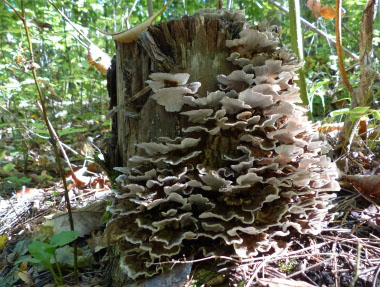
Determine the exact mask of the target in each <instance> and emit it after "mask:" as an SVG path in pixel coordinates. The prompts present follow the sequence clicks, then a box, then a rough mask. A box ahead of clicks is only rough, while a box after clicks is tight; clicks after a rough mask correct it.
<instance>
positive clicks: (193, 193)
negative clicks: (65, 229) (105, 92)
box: [105, 9, 339, 287]
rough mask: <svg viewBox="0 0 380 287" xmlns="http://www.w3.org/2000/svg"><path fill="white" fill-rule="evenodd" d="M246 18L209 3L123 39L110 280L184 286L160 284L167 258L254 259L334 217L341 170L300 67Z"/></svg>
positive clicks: (273, 33)
mask: <svg viewBox="0 0 380 287" xmlns="http://www.w3.org/2000/svg"><path fill="white" fill-rule="evenodd" d="M241 16H242V15H241V14H239V13H234V12H230V11H227V10H209V9H205V10H203V11H202V12H201V13H199V14H198V15H195V16H192V17H184V18H183V19H181V20H173V21H169V22H164V23H161V24H159V25H155V26H152V27H150V28H149V29H148V31H146V32H144V33H142V34H141V35H140V39H139V40H138V41H137V42H136V43H132V44H125V45H124V44H123V45H121V44H119V43H118V44H117V56H116V66H115V65H114V66H113V67H114V68H115V69H114V70H113V71H116V81H112V79H114V78H115V75H114V76H113V77H112V75H113V74H112V72H111V71H112V70H111V71H110V73H109V80H110V81H109V91H110V95H111V103H112V104H115V100H114V99H115V95H116V104H117V105H116V107H115V111H116V112H117V114H116V115H115V117H114V119H113V123H114V126H113V129H114V133H115V134H114V140H115V141H114V144H113V146H115V147H116V149H115V151H113V153H112V155H111V157H110V158H111V164H112V166H116V167H119V168H116V169H117V170H118V171H120V172H121V173H122V174H121V175H120V176H119V177H118V178H117V179H116V183H117V188H116V189H113V190H112V193H113V194H112V205H111V206H110V207H109V210H110V212H111V213H112V214H113V218H112V220H111V221H110V222H109V223H108V224H107V228H106V231H105V237H106V238H108V241H109V242H113V243H115V244H114V247H113V248H112V250H111V251H110V255H111V258H112V264H111V265H110V267H111V270H110V275H111V278H112V281H111V284H112V286H139V287H140V286H141V287H142V286H171V285H172V284H171V283H170V282H172V283H173V284H174V285H173V286H178V282H176V281H175V280H171V279H170V278H169V279H170V280H169V279H168V278H166V277H165V276H163V275H162V276H161V277H162V280H161V281H160V280H158V281H157V277H156V275H157V274H162V272H166V271H168V270H169V269H170V266H169V265H168V264H164V262H166V263H168V262H170V261H171V260H172V259H177V260H179V259H181V258H183V257H185V258H192V257H196V258H199V257H208V256H212V258H214V259H216V258H221V257H224V258H225V256H228V257H235V258H240V259H241V258H250V257H253V256H257V255H258V254H260V253H267V252H273V251H275V250H278V249H281V248H282V247H283V246H284V242H286V239H285V238H286V237H288V238H289V236H290V235H292V234H294V233H298V234H312V235H315V234H319V233H320V232H321V230H322V229H323V227H325V226H327V223H328V210H329V208H331V202H330V199H331V198H333V197H334V194H333V193H331V192H333V191H336V190H339V184H338V183H337V182H336V180H335V179H336V178H337V176H338V173H337V170H336V167H335V165H334V164H333V163H331V160H330V159H329V158H328V157H327V156H326V154H327V152H328V151H329V149H330V148H331V147H330V146H329V145H328V143H327V141H326V140H325V139H324V138H323V137H321V136H320V135H319V134H318V124H315V123H312V122H309V121H308V120H307V117H306V116H305V112H306V109H304V108H303V107H300V106H299V105H297V104H296V103H300V102H301V99H300V97H299V88H297V87H296V85H295V82H294V80H295V79H296V70H297V69H298V68H299V67H300V63H299V61H298V59H297V58H296V57H295V55H294V54H293V53H290V52H289V51H287V49H286V48H284V47H280V46H279V39H278V33H277V30H276V28H275V27H261V26H259V27H250V26H249V24H246V23H245V22H244V21H242V20H244V16H243V17H241ZM227 47H228V48H227ZM148 77H150V78H151V80H149V81H147V80H148ZM189 77H190V78H189ZM146 81H147V82H146ZM113 82H116V87H115V85H114V84H112V83H113ZM146 84H148V85H147V86H146ZM195 93H196V94H195ZM112 99H113V100H112ZM179 265H183V264H179ZM188 270H189V268H183V269H181V268H179V269H178V268H177V269H175V270H174V271H175V274H186V272H188ZM172 271H173V270H172ZM174 271H173V272H174ZM172 274H174V273H172ZM167 277H173V275H170V274H169V275H168V276H167ZM174 277H178V276H177V275H175V276H174ZM143 278H151V279H150V280H153V281H145V283H143V285H136V284H139V283H136V284H135V283H131V282H133V281H135V280H140V279H143ZM128 280H130V282H128ZM147 282H150V283H147ZM158 282H161V283H158ZM175 284H177V285H175ZM179 285H181V284H179Z"/></svg>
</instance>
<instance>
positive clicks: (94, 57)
mask: <svg viewBox="0 0 380 287" xmlns="http://www.w3.org/2000/svg"><path fill="white" fill-rule="evenodd" d="M87 51H88V53H87V61H88V64H89V65H90V66H95V67H96V68H97V69H98V71H99V72H101V73H102V74H103V75H106V74H107V70H108V67H109V66H111V58H110V57H109V56H108V55H107V54H106V53H104V52H103V51H102V50H101V49H99V48H98V46H96V45H94V44H91V45H90V46H89V47H88V48H87Z"/></svg>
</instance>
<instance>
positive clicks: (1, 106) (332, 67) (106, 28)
mask: <svg viewBox="0 0 380 287" xmlns="http://www.w3.org/2000/svg"><path fill="white" fill-rule="evenodd" d="M49 2H50V1H45V0H42V1H41V0H31V1H25V3H24V5H25V6H24V9H25V19H26V20H27V23H28V26H29V35H30V39H31V43H32V45H33V53H34V63H31V62H30V52H29V50H28V39H27V36H26V34H25V31H24V27H23V23H22V21H21V20H20V19H19V17H18V16H17V15H16V14H15V13H14V11H12V9H11V8H10V6H9V5H8V4H10V5H11V6H13V7H14V8H15V9H16V10H18V11H20V12H21V10H20V9H21V6H20V1H13V0H11V1H4V0H3V1H2V3H1V4H0V19H1V21H0V55H1V56H0V199H1V202H2V205H0V218H2V222H3V224H5V225H3V227H1V226H0V251H2V252H3V253H2V257H3V258H6V257H7V256H8V255H9V254H10V253H12V252H13V253H14V251H13V250H15V249H16V250H17V252H18V254H22V255H24V254H26V253H27V250H28V249H27V247H28V245H29V244H30V242H31V241H28V240H27V239H25V238H24V237H22V236H24V235H25V234H23V235H22V236H21V239H22V240H21V239H20V237H18V236H16V234H17V232H21V231H20V230H24V231H25V230H27V232H26V233H28V232H36V231H37V230H39V231H38V234H39V235H38V236H39V237H38V238H37V240H39V241H35V242H43V241H44V240H45V239H46V238H51V236H52V234H55V233H57V232H56V230H54V232H53V231H52V230H50V229H49V230H47V229H45V230H42V231H41V229H40V227H39V223H41V222H40V221H39V220H37V221H35V222H33V223H30V225H28V224H26V225H25V226H24V225H23V224H21V225H23V226H21V227H17V224H19V223H20V222H22V221H23V219H24V221H25V220H27V219H29V218H32V217H33V216H36V218H37V217H38V216H37V215H38V214H39V213H40V211H39V209H35V210H32V211H30V210H29V211H27V212H25V207H18V206H16V205H15V207H12V209H16V210H17V212H20V214H21V217H22V218H23V219H20V218H16V219H15V218H8V217H7V216H8V215H6V214H7V213H8V212H9V210H10V207H9V206H6V204H7V203H5V202H7V200H8V199H10V198H13V199H14V198H15V195H16V197H17V196H26V195H27V194H29V196H30V198H34V199H35V198H40V196H41V193H42V194H44V193H46V194H49V197H48V198H47V197H46V195H43V196H42V198H43V199H39V200H41V201H42V202H43V203H41V204H40V205H39V206H40V208H41V210H45V211H46V210H48V212H46V214H53V213H55V212H56V211H57V210H65V206H64V203H63V201H64V200H63V199H62V198H63V194H64V189H66V188H65V187H64V186H63V183H62V181H61V178H60V175H59V173H60V171H59V168H58V167H57V162H56V159H55V156H54V151H53V148H52V144H51V143H52V142H51V140H49V138H50V135H49V131H48V130H47V128H46V124H45V121H44V117H43V116H42V114H41V111H40V108H39V104H38V101H39V95H38V91H37V89H36V85H35V81H34V79H33V75H32V73H31V67H34V68H35V69H36V73H37V76H38V79H39V82H40V85H41V88H42V94H43V96H44V98H45V102H46V112H47V118H48V119H49V120H50V122H51V124H52V126H54V128H55V129H56V131H57V133H58V135H59V138H60V140H61V142H62V145H63V147H64V148H63V149H64V150H65V153H62V152H60V156H61V157H62V158H65V160H64V161H63V165H64V166H65V172H66V173H67V176H70V175H71V178H70V179H69V180H68V188H67V189H68V190H69V191H70V192H71V193H70V194H69V195H70V198H71V199H72V200H74V202H75V207H76V208H80V207H82V206H86V205H87V204H86V203H85V202H86V200H90V199H91V201H97V200H98V199H99V198H102V193H106V192H108V191H109V189H110V188H111V185H112V179H113V178H112V176H113V173H112V172H111V171H109V170H108V169H107V168H108V167H107V166H104V164H103V161H102V160H103V156H102V153H104V151H106V150H107V145H108V144H109V143H110V137H111V129H112V127H111V116H112V112H110V109H109V107H110V99H109V97H108V93H107V80H106V76H105V75H103V74H102V73H100V72H99V71H98V70H97V68H96V67H95V66H94V65H93V63H91V61H89V60H88V47H89V44H90V42H89V40H90V41H91V42H92V43H93V44H95V45H96V46H97V47H98V48H100V49H101V50H102V51H103V52H105V53H106V54H108V56H109V57H110V58H112V57H113V56H114V54H115V43H114V40H113V39H112V37H110V36H107V35H105V34H104V33H102V31H103V32H108V33H112V32H117V31H121V30H125V29H127V28H131V27H134V26H136V25H138V24H140V23H142V22H143V21H144V20H146V19H147V18H148V17H149V11H148V3H147V2H148V1H147V0H138V1H133V0H124V1H121V0H112V1H101V0H95V1H94V0H79V1H66V0H64V1H56V2H55V3H54V4H55V5H56V7H53V5H51V4H50V3H49ZM152 2H153V10H154V11H158V10H160V9H161V8H162V7H163V5H164V4H165V3H164V1H152ZM314 2H318V1H310V0H309V1H306V0H302V1H300V15H299V16H300V17H301V18H303V19H304V20H306V21H308V22H309V23H310V24H311V25H313V26H314V28H315V29H317V30H319V31H321V32H324V33H325V34H327V35H329V36H330V38H331V39H335V23H334V20H333V19H327V18H328V17H318V18H316V15H315V10H313V7H312V4H313V3H314ZM366 2H367V1H365V0H361V1H354V0H345V1H343V4H342V5H343V8H344V15H343V17H342V46H343V47H344V48H346V49H347V50H348V51H350V52H351V53H352V54H355V55H359V42H360V29H361V26H360V24H361V19H362V15H363V10H364V8H365V5H366ZM218 3H219V1H215V0H212V1H211V0H204V1H191V0H181V1H179V0H178V1H177V0H173V1H171V2H170V4H169V6H168V7H167V9H166V10H165V11H164V12H163V13H162V15H161V16H159V18H158V19H157V20H156V21H167V20H171V19H177V18H180V17H182V16H183V15H191V14H194V13H195V12H196V11H198V10H199V9H200V8H217V6H218ZM135 4H136V5H135ZM322 6H327V7H335V1H333V0H323V1H322ZM223 7H225V8H229V9H243V10H245V15H246V19H247V20H248V21H249V22H250V23H251V24H252V25H267V26H271V25H277V26H278V27H281V29H282V30H281V33H280V34H281V42H282V43H283V44H284V45H287V46H289V47H290V46H291V37H290V34H291V31H290V22H291V21H290V16H289V14H288V13H286V12H284V11H282V10H280V9H279V8H278V7H283V8H285V9H287V10H289V3H288V1H281V0H279V1H277V2H275V1H272V0H270V1H265V0H262V1H261V0H260V1H249V0H239V1H237V0H228V1H223ZM378 7H379V6H378ZM57 9H58V10H60V12H62V13H64V14H65V15H66V16H67V17H68V18H69V19H70V20H71V21H72V23H74V24H70V23H69V22H68V21H66V20H64V19H63V18H62V17H61V15H60V13H59V12H58V11H57ZM313 12H314V13H313ZM129 14H130V16H129ZM377 14H378V15H377V18H376V20H375V24H374V29H373V49H374V63H375V65H376V71H378V72H379V71H380V58H379V57H380V49H379V47H380V21H379V17H380V16H379V14H380V13H379V11H378V13H377ZM318 16H319V15H318ZM302 37H303V39H302V41H303V54H304V68H303V71H304V75H305V80H306V92H307V99H308V106H309V107H308V108H309V110H310V114H309V118H310V120H313V121H321V122H322V130H321V131H323V132H324V133H326V134H327V133H330V134H329V136H330V137H331V138H334V137H335V138H336V137H337V135H338V134H337V132H339V130H340V129H342V126H343V123H344V121H345V119H346V118H347V117H350V118H352V119H353V120H356V119H360V123H359V127H356V128H357V129H358V133H359V134H361V135H363V134H364V135H365V137H362V139H363V141H365V144H364V145H358V146H360V147H357V149H355V147H353V150H354V152H356V154H354V158H355V159H356V160H357V161H359V162H361V163H362V164H360V168H357V167H354V168H353V167H352V166H346V167H345V171H346V172H347V171H350V173H351V174H354V173H355V172H356V173H362V174H366V168H367V166H366V164H369V163H368V162H369V161H370V160H371V159H370V157H369V156H368V155H369V154H372V155H373V154H378V153H379V135H380V125H379V120H380V78H379V74H377V78H376V80H375V83H374V85H373V95H374V99H373V102H372V103H371V104H370V105H368V106H367V107H364V108H360V109H356V110H355V111H353V112H352V111H350V110H349V108H350V104H351V102H352V94H351V93H350V92H349V91H348V90H347V88H346V87H345V85H344V83H343V81H342V79H341V73H340V72H339V69H338V57H337V53H336V49H335V45H334V44H332V43H330V42H329V41H328V40H327V39H326V38H324V37H322V36H321V35H319V34H317V33H316V32H315V31H313V30H311V29H309V28H307V27H306V26H304V25H303V26H302ZM344 66H345V68H346V72H347V75H348V79H349V82H350V84H351V85H352V86H353V88H354V89H355V88H357V86H358V83H359V80H360V66H359V64H358V62H356V61H355V60H354V59H353V58H352V57H348V56H345V59H344ZM331 143H335V144H337V142H334V141H331ZM363 146H364V147H363ZM363 149H365V150H366V152H363V153H362V150H363ZM372 158H373V157H372ZM363 162H364V163H363ZM67 163H69V165H70V166H71V167H70V168H69V166H68V165H67ZM370 168H373V166H370V167H369V165H368V169H370ZM70 172H71V174H70ZM367 173H370V172H369V171H368V172H367ZM376 174H378V172H376ZM109 178H110V179H111V182H110V180H109ZM355 180H358V179H355ZM376 180H377V181H376ZM354 185H355V187H357V188H358V189H359V190H360V191H365V192H366V195H368V196H371V195H374V194H375V195H376V199H378V198H379V197H380V191H379V186H380V180H378V179H375V181H374V182H372V183H371V184H370V185H366V184H362V182H359V183H358V182H356V184H354ZM355 196H357V195H355ZM355 198H357V197H355ZM370 200H373V199H370ZM371 202H372V201H371ZM24 203H25V202H24ZM372 203H373V202H372ZM104 204H106V203H104ZM374 206H377V208H378V205H376V204H375V205H374ZM367 207H368V204H367V205H366V204H364V205H360V207H359V205H351V207H350V208H353V209H357V210H363V209H364V208H367ZM97 208H99V207H97ZM104 209H105V206H104V205H102V206H101V207H100V210H103V212H99V209H96V208H95V211H94V210H92V211H90V212H95V213H101V214H100V216H98V219H99V221H100V217H102V220H103V221H107V215H106V216H103V213H104ZM17 212H15V213H17ZM343 213H344V212H343ZM359 213H360V212H358V214H359ZM363 214H364V213H361V215H360V216H364V215H363ZM377 214H378V209H377ZM360 216H359V217H360ZM38 218H39V217H38ZM363 218H364V217H363ZM363 218H362V219H363ZM363 220H364V219H363ZM86 224H87V223H86ZM97 224H98V223H94V222H91V224H89V225H94V226H93V227H94V228H93V229H95V227H99V226H97ZM376 224H377V226H376V230H377V231H378V230H379V224H378V222H377V223H376ZM376 224H375V225H376ZM53 225H54V224H53ZM83 228H84V227H83ZM63 229H64V228H63ZM11 230H12V231H11ZM82 231H83V230H82ZM88 233H89V231H88V230H87V229H86V231H83V234H88ZM11 234H12V235H11ZM20 234H22V232H21V233H20ZM65 236H66V237H64V238H63V239H62V238H58V239H57V238H56V239H55V240H56V242H59V244H58V243H57V245H56V246H55V248H56V247H57V246H65V245H67V244H68V243H70V242H71V241H73V240H74V239H75V238H76V236H77V234H76V235H73V234H70V235H67V234H66V235H65ZM96 238H97V236H96V235H94V234H92V239H93V240H94V241H96ZM34 239H35V240H36V238H34ZM326 240H327V239H326ZM328 240H330V239H328ZM7 241H8V245H6V242H7ZM52 241H53V240H52ZM52 241H51V242H52ZM17 242H22V244H19V245H18V247H15V246H16V244H17ZM351 243H352V242H351ZM355 243H356V242H355ZM12 244H13V245H12ZM92 244H94V245H93V246H94V249H96V246H98V250H100V249H101V248H100V246H102V244H101V243H99V242H97V243H92ZM368 244H370V243H368ZM21 245H23V247H21ZM88 245H90V243H88ZM10 246H11V247H10ZM358 246H359V243H358ZM45 247H46V246H45ZM6 248H8V251H6V250H5V249H6ZM35 248H36V249H38V248H39V247H38V246H35ZM102 248H104V246H103V247H102ZM360 248H361V247H360ZM368 248H369V247H368ZM1 249H2V250H1ZM375 249H376V248H375ZM377 249H378V247H377ZM377 249H376V252H378V250H377ZM21 250H22V251H21ZM29 252H30V253H32V251H31V250H30V249H29ZM54 252H55V251H54ZM66 252H68V253H70V252H72V251H66ZM18 254H17V255H18ZM353 256H354V255H353ZM16 257H17V256H16ZM34 257H36V256H34ZM87 259H88V258H87ZM87 259H83V257H82V259H79V260H84V261H85V260H87ZM7 260H8V259H7ZM7 260H5V259H4V260H3V259H2V262H1V263H0V269H1V270H2V273H0V274H1V277H3V278H5V279H4V280H5V281H4V282H5V283H4V282H3V283H1V282H0V286H32V285H31V284H32V282H33V280H34V279H32V278H33V272H32V271H30V269H29V271H28V272H26V271H25V270H26V267H25V269H23V270H22V268H21V267H20V266H19V265H18V264H19V263H23V262H24V261H23V259H20V258H18V261H16V260H14V261H9V260H8V261H7ZM56 260H57V259H56ZM60 260H61V259H58V261H60ZM91 260H92V259H91ZM5 261H6V262H5ZM63 261H64V259H63ZM15 262H16V263H17V264H16V263H15ZM25 262H26V261H25ZM29 262H33V260H29ZM41 262H42V263H44V261H43V260H40V263H41ZM294 262H295V261H294V260H293V259H291V258H290V257H289V260H285V261H281V262H280V263H278V266H279V268H280V269H281V270H282V271H283V272H285V273H286V272H294V271H295V268H296V264H295V263H294ZM34 263H35V262H34ZM45 263H46V261H45ZM45 263H44V264H45ZM376 263H377V264H379V263H380V262H378V261H376ZM281 264H282V265H281ZM74 265H76V263H73V264H71V265H70V267H73V266H74ZM45 267H47V269H48V270H49V271H50V272H51V273H52V274H53V278H54V280H55V283H57V284H58V285H60V284H62V283H63V281H62V274H58V273H57V274H54V271H53V272H52V271H51V270H52V269H51V268H52V266H51V264H50V257H49V260H48V263H46V264H45ZM87 267H88V266H87ZM375 267H376V266H375ZM88 268H90V267H88ZM5 270H6V272H5ZM40 270H43V268H42V269H40ZM371 270H372V271H373V270H374V269H371ZM24 271H25V272H26V275H22V274H21V275H20V272H24ZM36 272H37V271H36ZM59 272H60V271H59ZM45 275H46V274H45ZM206 275H207V274H206ZM206 275H205V274H203V275H202V276H206ZM28 276H29V277H28ZM45 277H46V276H45ZM95 277H96V275H95V276H89V278H92V279H91V280H93V282H94V285H91V286H96V284H100V286H103V285H102V283H99V282H100V281H99V280H100V279H99V278H96V280H95V279H94V278H95ZM206 277H207V276H206ZM20 279H21V281H22V282H24V283H25V285H17V284H16V282H20ZM49 279H50V280H51V277H47V279H46V278H45V281H43V282H42V283H40V285H39V286H47V285H44V284H45V283H46V284H47V283H48V282H49ZM82 279H83V278H82ZM335 280H336V278H335ZM356 280H358V277H356V279H355V281H354V282H356ZM242 282H243V281H242ZM363 282H365V280H364V279H363ZM201 283H202V282H201ZM201 283H199V282H198V283H194V284H195V285H193V286H203V285H201ZM272 283H273V282H272ZM375 283H376V282H375ZM1 284H5V285H1ZM12 284H16V285H12ZM28 284H29V285H28ZM197 284H198V285H197ZM332 284H334V283H332ZM347 284H348V283H347ZM360 284H364V285H357V286H367V285H365V283H360ZM89 286H90V285H89ZM207 286H209V285H207ZM239 286H245V285H244V283H243V285H239ZM247 286H248V285H247ZM262 286H264V285H262ZM270 286H285V285H270ZM294 286H295V285H294ZM297 286H298V285H297ZM299 286H301V285H299ZM302 286H309V285H302ZM311 286H312V285H311ZM329 286H330V285H329ZM331 286H334V285H331ZM335 286H338V285H336V282H335ZM339 286H340V285H339ZM342 286H343V285H342ZM344 286H345V285H344ZM347 286H348V285H347ZM352 286H355V285H352ZM368 286H370V285H368ZM373 286H375V285H373ZM376 286H378V285H376Z"/></svg>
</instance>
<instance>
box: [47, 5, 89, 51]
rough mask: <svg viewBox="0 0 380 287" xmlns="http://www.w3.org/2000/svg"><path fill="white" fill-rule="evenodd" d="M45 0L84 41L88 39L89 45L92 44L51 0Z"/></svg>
mask: <svg viewBox="0 0 380 287" xmlns="http://www.w3.org/2000/svg"><path fill="white" fill-rule="evenodd" d="M47 1H48V2H49V3H50V4H51V5H52V6H53V7H54V8H55V10H57V12H58V13H59V14H60V15H61V16H62V18H63V20H65V21H66V22H67V23H69V24H70V25H71V26H72V27H73V28H74V30H75V31H77V32H78V33H79V34H80V35H81V36H82V37H83V38H84V39H85V40H86V41H88V42H89V43H90V44H91V45H94V43H92V42H91V40H90V39H89V38H88V37H87V36H86V35H85V34H83V32H82V31H81V30H79V29H78V28H77V27H76V24H74V23H73V22H72V21H71V20H70V19H69V18H68V17H67V16H66V15H65V14H64V13H63V12H62V11H61V10H59V9H58V7H57V6H55V4H54V3H53V2H52V1H51V0H47Z"/></svg>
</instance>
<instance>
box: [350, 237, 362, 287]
mask: <svg viewBox="0 0 380 287" xmlns="http://www.w3.org/2000/svg"><path fill="white" fill-rule="evenodd" d="M361 252H362V245H361V244H360V241H359V240H358V249H357V254H356V265H355V274H354V278H352V281H351V283H350V287H355V284H356V281H358V278H359V269H360V253H361Z"/></svg>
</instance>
